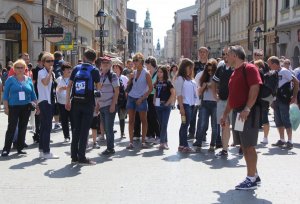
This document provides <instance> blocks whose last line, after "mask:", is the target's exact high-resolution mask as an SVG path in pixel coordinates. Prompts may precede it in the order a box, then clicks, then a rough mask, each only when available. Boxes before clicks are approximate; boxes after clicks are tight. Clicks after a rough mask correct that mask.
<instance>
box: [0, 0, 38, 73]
mask: <svg viewBox="0 0 300 204" xmlns="http://www.w3.org/2000/svg"><path fill="white" fill-rule="evenodd" d="M0 5H1V6H0V23H18V24H21V30H19V31H16V30H13V31H6V30H1V33H0V63H1V64H2V65H3V66H4V67H5V66H6V64H7V62H8V61H14V60H16V59H18V55H19V54H20V53H21V52H27V53H28V54H29V55H30V57H31V59H32V60H31V61H35V60H36V59H37V56H38V54H39V52H40V51H41V50H42V38H41V36H40V35H39V32H38V30H39V28H40V27H41V25H42V4H41V1H35V2H32V1H21V0H19V1H8V0H0ZM33 10H34V11H35V12H32V11H33Z"/></svg>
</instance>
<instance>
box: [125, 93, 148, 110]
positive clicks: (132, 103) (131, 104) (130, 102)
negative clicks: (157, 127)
mask: <svg viewBox="0 0 300 204" xmlns="http://www.w3.org/2000/svg"><path fill="white" fill-rule="evenodd" d="M137 100H138V98H133V97H131V96H128V98H127V104H126V109H127V110H130V109H131V110H135V111H137V112H143V111H144V112H147V111H148V103H147V100H146V99H144V100H143V101H142V103H141V104H140V105H137V104H136V101H137Z"/></svg>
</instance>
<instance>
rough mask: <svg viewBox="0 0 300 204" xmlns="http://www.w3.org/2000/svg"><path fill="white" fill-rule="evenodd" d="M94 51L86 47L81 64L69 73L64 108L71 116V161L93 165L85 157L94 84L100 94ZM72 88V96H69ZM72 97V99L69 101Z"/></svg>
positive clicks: (91, 116)
mask: <svg viewBox="0 0 300 204" xmlns="http://www.w3.org/2000/svg"><path fill="white" fill-rule="evenodd" d="M95 60H96V52H95V51H94V50H92V49H87V50H86V51H85V52H84V56H83V62H84V63H83V64H79V65H77V66H76V67H75V68H74V69H73V71H72V74H71V77H70V80H69V84H68V87H67V96H66V105H65V106H66V110H68V111H71V116H72V118H73V120H72V121H73V123H74V124H73V127H74V128H73V132H72V143H71V159H72V161H71V162H72V163H77V162H78V163H79V164H80V165H95V164H96V163H95V162H94V161H92V160H90V159H87V158H86V157H85V150H86V145H87V139H88V136H89V129H90V126H91V123H92V120H93V112H94V108H95V98H94V84H96V88H97V90H98V91H97V92H96V93H97V94H96V95H100V91H99V90H100V88H101V85H100V74H99V70H98V69H97V68H96V67H95V66H94V63H95ZM71 90H72V96H70V93H71ZM71 99H72V101H71Z"/></svg>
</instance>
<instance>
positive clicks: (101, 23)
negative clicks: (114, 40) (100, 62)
mask: <svg viewBox="0 0 300 204" xmlns="http://www.w3.org/2000/svg"><path fill="white" fill-rule="evenodd" d="M95 17H96V18H97V23H98V25H99V26H100V36H99V37H100V57H103V37H104V36H103V27H104V25H105V20H106V17H107V14H106V13H105V12H104V9H103V8H101V9H100V10H99V11H98V13H97V14H96V16H95Z"/></svg>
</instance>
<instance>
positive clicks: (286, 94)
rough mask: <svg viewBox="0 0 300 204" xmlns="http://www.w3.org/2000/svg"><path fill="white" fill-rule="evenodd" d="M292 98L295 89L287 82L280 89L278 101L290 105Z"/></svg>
mask: <svg viewBox="0 0 300 204" xmlns="http://www.w3.org/2000/svg"><path fill="white" fill-rule="evenodd" d="M292 96H293V89H292V86H291V82H286V83H285V84H283V85H282V86H281V87H280V88H279V89H278V92H277V99H278V100H280V101H281V102H283V103H287V104H289V103H290V102H291V99H292Z"/></svg>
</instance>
